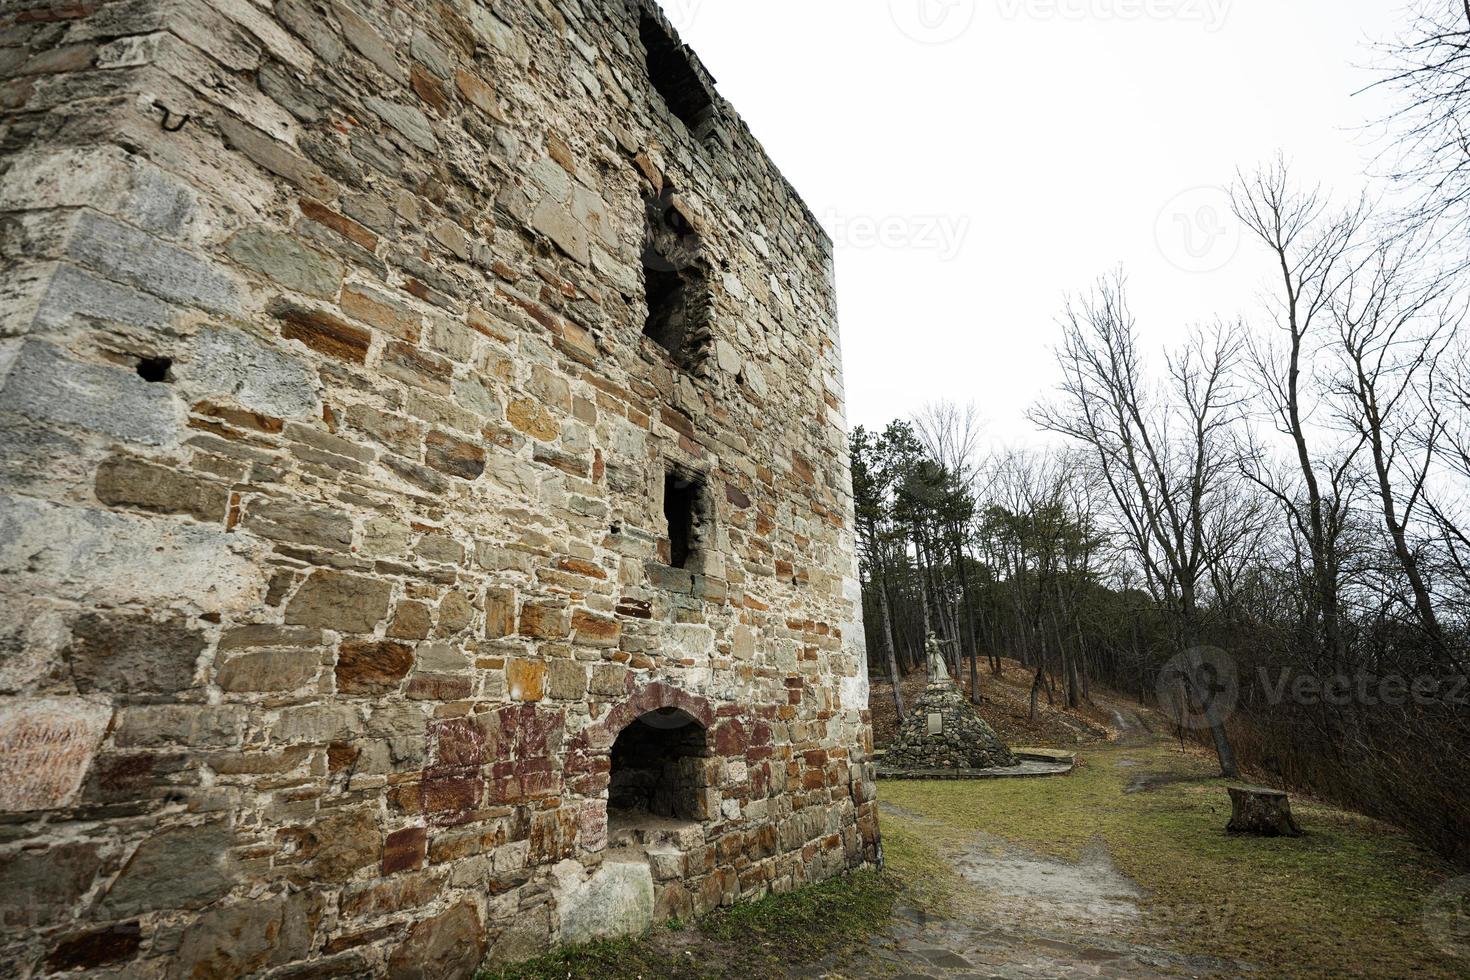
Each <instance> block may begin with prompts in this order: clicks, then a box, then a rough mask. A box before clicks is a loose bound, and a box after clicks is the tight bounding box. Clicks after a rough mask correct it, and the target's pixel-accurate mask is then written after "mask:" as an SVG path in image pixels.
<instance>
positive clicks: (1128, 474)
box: [1032, 273, 1242, 778]
mask: <svg viewBox="0 0 1470 980" xmlns="http://www.w3.org/2000/svg"><path fill="white" fill-rule="evenodd" d="M1062 328H1063V340H1062V346H1061V347H1060V349H1059V350H1058V351H1057V360H1058V363H1059V365H1060V367H1061V370H1062V375H1063V382H1062V386H1061V398H1060V399H1059V401H1057V402H1056V403H1053V404H1049V405H1043V406H1040V407H1038V408H1037V409H1035V410H1033V412H1032V417H1033V419H1034V420H1035V421H1036V422H1037V423H1038V424H1039V425H1041V426H1042V428H1044V429H1047V430H1049V431H1052V432H1056V433H1059V434H1061V435H1064V436H1067V437H1068V438H1071V439H1074V440H1076V441H1078V442H1079V443H1081V444H1082V445H1084V446H1086V447H1088V448H1089V449H1090V450H1091V452H1092V453H1093V455H1094V457H1095V459H1096V461H1097V465H1098V467H1099V473H1100V475H1101V477H1102V479H1103V480H1104V481H1105V483H1106V484H1107V487H1108V489H1109V491H1110V492H1111V494H1112V496H1113V499H1114V501H1115V503H1116V505H1117V510H1118V513H1119V514H1120V517H1121V528H1120V530H1121V531H1122V533H1123V536H1124V537H1125V538H1126V539H1127V541H1128V543H1129V545H1130V547H1131V550H1132V552H1133V556H1134V558H1135V560H1136V561H1137V562H1138V563H1139V565H1140V567H1141V568H1142V570H1143V573H1144V576H1145V579H1146V581H1147V582H1148V584H1149V588H1150V591H1151V592H1153V593H1154V595H1155V597H1156V598H1158V599H1159V600H1160V601H1162V602H1164V603H1166V604H1167V605H1168V607H1169V608H1170V609H1171V611H1172V614H1173V618H1174V622H1175V624H1176V642H1177V644H1178V645H1179V647H1180V648H1181V649H1192V648H1194V647H1196V646H1198V645H1199V644H1200V642H1201V639H1202V634H1203V627H1204V622H1203V611H1204V600H1205V595H1204V592H1205V591H1206V589H1207V588H1208V583H1209V569H1210V568H1211V567H1212V565H1214V564H1215V562H1216V561H1217V557H1218V556H1216V555H1215V554H1213V553H1212V551H1211V549H1212V547H1214V546H1216V545H1218V544H1221V543H1225V542H1229V541H1232V540H1234V539H1235V536H1234V535H1230V534H1221V533H1219V532H1218V526H1219V525H1220V524H1221V523H1222V522H1223V523H1228V522H1233V521H1234V520H1235V519H1236V515H1234V514H1233V511H1234V508H1235V501H1236V499H1237V497H1236V495H1235V494H1234V493H1233V487H1234V485H1235V484H1236V483H1237V481H1238V463H1237V461H1236V458H1235V455H1234V450H1233V446H1232V444H1233V440H1232V439H1231V438H1229V429H1230V426H1231V425H1232V424H1233V423H1234V421H1235V420H1236V419H1237V418H1238V417H1239V415H1240V408H1241V404H1242V395H1241V392H1240V390H1239V386H1238V384H1237V383H1236V380H1235V372H1236V367H1237V362H1238V360H1239V358H1240V354H1241V350H1242V344H1241V340H1240V335H1239V331H1238V330H1237V329H1235V328H1234V327H1230V326H1226V325H1223V324H1222V325H1217V326H1216V327H1215V328H1214V329H1213V330H1212V331H1210V332H1208V333H1205V332H1202V331H1196V332H1195V333H1194V334H1193V336H1192V337H1191V339H1190V342H1189V343H1188V344H1187V345H1186V346H1185V347H1184V349H1183V350H1182V351H1180V352H1179V353H1177V354H1175V355H1173V356H1171V357H1170V358H1169V360H1168V381H1169V383H1168V385H1167V387H1166V389H1164V391H1163V392H1160V391H1157V390H1155V389H1153V388H1152V387H1151V386H1150V384H1149V382H1148V379H1147V375H1146V372H1145V369H1144V365H1143V363H1142V360H1141V357H1140V355H1139V351H1138V345H1137V325H1136V322H1135V320H1134V317H1133V314H1132V312H1131V310H1130V309H1129V306H1128V299H1127V288H1126V282H1125V280H1124V278H1123V276H1122V275H1121V273H1120V274H1118V275H1116V276H1115V277H1113V278H1111V279H1105V280H1103V281H1102V282H1101V283H1100V284H1099V286H1098V288H1097V290H1096V291H1095V292H1094V293H1093V294H1092V295H1091V296H1088V297H1085V298H1082V299H1080V300H1077V301H1074V302H1072V303H1069V304H1068V308H1067V310H1066V312H1065V314H1064V317H1063V321H1062ZM1212 525H1215V526H1216V527H1217V531H1216V533H1214V534H1211V533H1210V532H1209V528H1210V527H1211V526H1212ZM1193 693H1194V694H1195V695H1196V696H1197V698H1198V700H1199V701H1200V703H1201V704H1202V705H1203V706H1204V707H1205V708H1206V714H1207V716H1208V718H1209V722H1210V732H1211V736H1212V738H1213V739H1214V742H1215V749H1216V753H1217V754H1218V756H1219V760H1220V769H1221V771H1222V772H1223V773H1224V774H1225V775H1226V776H1228V777H1231V778H1233V777H1235V776H1236V775H1237V769H1236V764H1235V757H1234V753H1233V751H1232V750H1231V747H1230V741H1229V738H1228V736H1227V734H1226V731H1225V724H1224V720H1223V717H1222V716H1221V713H1220V712H1219V710H1218V706H1213V707H1212V703H1213V701H1214V692H1205V691H1196V692H1193Z"/></svg>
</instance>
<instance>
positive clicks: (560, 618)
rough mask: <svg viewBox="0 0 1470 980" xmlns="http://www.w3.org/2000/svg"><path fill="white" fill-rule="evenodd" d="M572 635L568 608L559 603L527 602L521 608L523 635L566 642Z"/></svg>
mask: <svg viewBox="0 0 1470 980" xmlns="http://www.w3.org/2000/svg"><path fill="white" fill-rule="evenodd" d="M570 633H571V623H570V617H569V616H568V613H567V607H566V606H565V605H563V604H562V603H559V602H527V603H526V604H525V605H523V606H522V607H521V635H522V636H529V637H532V638H533V639H537V640H564V639H566V638H567V636H568V635H570Z"/></svg>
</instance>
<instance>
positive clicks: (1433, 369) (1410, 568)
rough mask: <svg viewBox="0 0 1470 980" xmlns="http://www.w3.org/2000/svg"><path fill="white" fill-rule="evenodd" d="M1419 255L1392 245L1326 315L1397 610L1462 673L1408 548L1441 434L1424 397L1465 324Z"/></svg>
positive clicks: (1414, 247) (1416, 556)
mask: <svg viewBox="0 0 1470 980" xmlns="http://www.w3.org/2000/svg"><path fill="white" fill-rule="evenodd" d="M1425 251H1426V249H1425V247H1424V243H1423V242H1422V240H1420V239H1419V238H1417V237H1415V236H1400V237H1397V238H1394V239H1390V240H1389V241H1386V242H1384V243H1382V244H1379V245H1378V246H1377V247H1375V248H1374V249H1373V257H1372V259H1371V260H1370V262H1369V263H1368V264H1366V265H1364V266H1362V267H1361V268H1360V269H1359V270H1358V273H1357V275H1355V276H1354V277H1353V278H1352V279H1350V280H1349V281H1348V282H1346V283H1345V284H1344V285H1343V288H1342V290H1341V292H1340V295H1339V296H1338V298H1337V299H1336V300H1335V301H1334V302H1333V304H1332V307H1331V316H1332V319H1333V321H1334V324H1335V326H1336V333H1337V341H1338V349H1339V353H1340V355H1341V357H1342V361H1343V371H1342V377H1341V378H1340V380H1339V382H1338V394H1339V396H1340V398H1341V408H1340V413H1341V416H1342V420H1343V422H1344V423H1345V426H1346V428H1347V430H1348V431H1349V432H1351V433H1352V434H1353V435H1354V436H1355V437H1356V439H1357V440H1358V441H1360V442H1361V443H1362V444H1363V446H1364V447H1365V450H1366V453H1367V456H1368V461H1369V463H1370V465H1371V474H1370V483H1371V486H1372V489H1373V495H1374V497H1375V498H1376V501H1377V509H1378V510H1379V512H1380V514H1381V517H1382V521H1383V528H1384V532H1385V534H1386V535H1387V538H1388V545H1389V549H1390V551H1391V553H1392V556H1393V559H1394V562H1395V563H1396V565H1397V567H1398V570H1399V572H1400V573H1401V575H1402V579H1403V581H1404V582H1405V583H1407V587H1408V590H1409V595H1408V596H1407V597H1406V598H1403V600H1402V604H1403V605H1404V606H1406V607H1408V608H1410V609H1412V610H1413V612H1414V614H1415V616H1416V618H1417V620H1418V624H1419V627H1420V628H1421V629H1422V630H1423V631H1424V634H1425V637H1426V639H1427V640H1428V642H1429V645H1430V647H1431V648H1432V649H1434V650H1435V651H1436V652H1437V653H1438V654H1439V656H1440V657H1441V658H1442V659H1443V660H1445V661H1446V662H1447V663H1449V664H1450V665H1452V666H1454V667H1455V668H1456V669H1459V670H1461V671H1463V670H1464V665H1463V664H1462V663H1461V662H1460V660H1459V658H1458V656H1457V655H1456V654H1455V653H1454V651H1453V650H1452V649H1451V646H1450V644H1449V642H1448V641H1447V637H1446V634H1445V631H1444V629H1443V628H1442V626H1441V624H1440V617H1439V612H1438V610H1437V608H1436V602H1435V598H1434V596H1433V595H1432V594H1431V591H1430V585H1429V575H1428V573H1427V571H1426V564H1427V562H1428V559H1427V557H1426V553H1425V548H1424V547H1423V546H1422V544H1423V543H1422V542H1420V541H1415V540H1411V538H1412V537H1413V536H1414V535H1415V534H1416V529H1417V528H1419V527H1420V526H1422V521H1421V515H1426V514H1427V511H1428V508H1429V506H1430V501H1429V499H1428V494H1429V490H1430V480H1431V478H1432V476H1433V473H1434V469H1435V463H1436V459H1437V457H1438V456H1439V455H1440V452H1441V447H1440V441H1441V435H1442V432H1443V423H1442V421H1441V416H1442V410H1441V409H1440V408H1438V407H1437V406H1436V405H1435V404H1434V399H1432V398H1425V397H1424V395H1425V393H1426V392H1429V391H1432V390H1433V389H1434V387H1435V380H1436V377H1437V374H1438V370H1439V364H1440V359H1441V356H1442V355H1443V353H1444V351H1445V348H1446V345H1447V343H1448V339H1447V338H1449V337H1451V336H1453V334H1454V332H1455V330H1456V328H1457V327H1459V326H1460V325H1461V324H1462V323H1463V320H1464V316H1463V313H1462V312H1459V311H1457V310H1456V308H1455V305H1454V303H1453V301H1452V291H1453V280H1452V279H1451V277H1448V276H1434V275H1428V276H1426V275H1425V273H1424V269H1426V268H1432V264H1430V263H1426V262H1425V261H1424V256H1425ZM1393 598H1394V599H1399V598H1400V597H1397V596H1395V597H1393Z"/></svg>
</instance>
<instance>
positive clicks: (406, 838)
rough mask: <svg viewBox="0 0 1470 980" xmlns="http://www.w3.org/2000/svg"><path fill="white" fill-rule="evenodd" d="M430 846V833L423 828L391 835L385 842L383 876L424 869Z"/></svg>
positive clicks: (410, 829) (408, 828)
mask: <svg viewBox="0 0 1470 980" xmlns="http://www.w3.org/2000/svg"><path fill="white" fill-rule="evenodd" d="M428 845H429V832H428V831H427V830H425V829H424V828H423V827H407V828H405V829H403V830H400V831H397V832H396V833H392V834H389V835H388V837H387V839H386V840H384V841H383V874H385V875H391V874H397V873H398V872H400V871H417V870H418V869H419V868H422V867H423V866H424V857H425V855H426V854H427V853H428Z"/></svg>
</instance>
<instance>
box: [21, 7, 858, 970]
mask: <svg viewBox="0 0 1470 980" xmlns="http://www.w3.org/2000/svg"><path fill="white" fill-rule="evenodd" d="M0 26H3V33H0V111H3V113H4V117H3V122H0V141H3V142H0V146H3V162H0V261H3V264H4V269H3V276H0V311H3V313H0V923H3V926H4V931H3V933H0V975H4V976H16V977H29V976H37V977H39V976H52V975H60V974H66V973H69V972H72V971H77V970H86V971H91V972H90V973H89V974H88V975H89V976H98V977H108V976H114V977H129V978H133V977H145V978H148V977H160V978H162V977H191V978H208V977H221V978H223V977H243V976H269V977H273V978H276V977H280V978H285V977H292V978H297V977H336V976H354V977H355V976H364V977H368V976H371V977H377V976H391V977H467V976H470V975H471V974H472V973H473V971H474V970H475V968H476V967H477V965H478V964H479V963H480V962H482V961H489V962H492V963H494V962H503V961H508V960H514V959H517V958H521V957H525V956H528V955H531V954H534V953H536V952H539V951H541V950H543V949H545V948H547V947H548V946H551V945H554V944H556V943H559V942H564V941H568V940H574V939H582V938H588V937H590V936H594V935H599V934H602V933H605V932H608V931H615V930H626V929H634V928H638V927H639V926H641V925H644V924H647V923H648V922H651V921H655V920H657V919H658V918H660V917H667V916H676V915H685V914H689V913H692V912H698V911H702V910H706V909H710V908H712V907H714V906H717V905H720V904H724V903H730V902H735V901H739V900H742V899H748V898H753V897H755V896H759V895H762V894H765V893H767V892H770V891H780V890H783V889H788V888H792V887H795V886H797V885H800V884H802V883H804V882H809V881H814V880H817V879H821V878H825V877H828V876H830V875H833V874H837V873H839V872H842V871H844V870H845V869H849V868H854V867H858V866H862V865H864V864H867V863H871V862H873V861H875V860H876V858H877V843H878V827H877V815H876V809H875V804H874V800H873V770H872V764H871V761H870V749H871V737H870V734H869V725H868V713H867V686H866V670H865V657H864V654H863V651H862V649H861V642H862V640H861V637H862V629H861V626H860V625H859V624H858V622H857V619H858V617H859V615H860V612H859V609H860V606H859V604H858V602H857V596H858V593H857V585H856V583H855V581H854V545H853V533H852V517H851V506H852V504H851V495H850V490H849V483H848V461H847V459H846V456H845V437H844V420H843V416H842V411H843V409H842V404H843V403H842V398H843V392H842V383H841V371H840V358H839V351H838V348H837V326H836V322H835V313H834V307H835V304H834V298H833V285H832V274H831V259H832V256H831V246H830V243H829V241H828V240H827V238H826V237H825V236H824V234H823V233H822V231H821V230H820V228H819V227H818V225H817V223H816V222H815V221H814V219H813V218H812V216H811V215H810V213H809V212H808V211H807V210H806V209H805V208H804V206H803V205H802V202H801V201H800V200H799V199H798V197H797V196H796V194H795V193H794V192H793V191H792V189H791V188H790V187H789V186H788V185H787V183H786V182H785V181H784V180H783V179H782V178H781V176H780V174H779V173H778V172H777V171H776V169H775V168H774V167H773V166H772V164H771V163H770V161H769V160H768V159H767V158H766V156H765V155H764V153H763V152H762V151H761V149H760V147H759V146H758V145H757V144H756V142H755V141H754V139H753V138H752V137H751V135H750V133H749V131H748V130H747V129H746V128H745V127H744V126H743V125H742V123H741V122H740V120H739V119H738V117H736V116H735V115H734V114H733V113H732V112H731V110H730V108H729V107H728V105H727V104H726V103H725V102H724V101H722V100H721V99H720V98H719V97H718V95H716V94H715V92H714V89H713V83H712V80H711V79H710V78H709V76H708V74H707V73H706V71H705V70H704V68H703V67H702V66H701V65H700V63H699V62H698V60H697V59H696V58H695V57H694V56H693V55H692V54H691V53H690V52H689V51H688V50H687V49H686V48H684V47H683V46H682V45H681V44H680V43H679V42H678V40H677V38H676V37H675V35H674V33H673V31H672V30H671V29H670V27H669V25H668V23H667V22H666V20H665V19H664V18H663V16H662V15H661V14H660V13H659V12H658V10H657V8H656V7H655V6H654V5H653V4H652V3H651V0H413V2H409V0H396V2H389V0H276V2H274V3H272V2H270V0H208V2H205V0H10V2H7V3H5V4H4V5H3V6H0ZM610 786H613V787H616V790H617V793H616V799H617V806H616V807H614V809H612V810H610V809H609V790H610ZM623 807H627V808H631V809H630V811H628V812H625V810H624V809H623ZM620 821H628V822H627V823H621V822H620ZM613 910H619V914H618V915H611V914H609V913H610V912H611V911H613Z"/></svg>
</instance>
